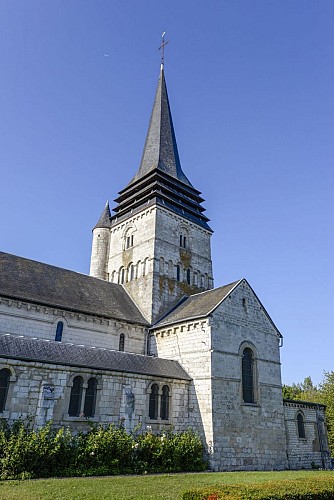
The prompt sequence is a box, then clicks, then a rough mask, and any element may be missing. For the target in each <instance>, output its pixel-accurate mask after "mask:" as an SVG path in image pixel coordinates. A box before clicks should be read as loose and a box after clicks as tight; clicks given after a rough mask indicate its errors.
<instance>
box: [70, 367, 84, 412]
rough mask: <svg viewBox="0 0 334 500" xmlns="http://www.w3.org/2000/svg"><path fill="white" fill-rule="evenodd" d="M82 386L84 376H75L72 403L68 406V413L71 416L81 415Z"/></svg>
mask: <svg viewBox="0 0 334 500" xmlns="http://www.w3.org/2000/svg"><path fill="white" fill-rule="evenodd" d="M82 387H83V379H82V377H75V378H74V379H73V385H72V389H71V396H70V404H69V407H68V414H69V416H70V417H78V416H79V415H80V409H81V399H82Z"/></svg>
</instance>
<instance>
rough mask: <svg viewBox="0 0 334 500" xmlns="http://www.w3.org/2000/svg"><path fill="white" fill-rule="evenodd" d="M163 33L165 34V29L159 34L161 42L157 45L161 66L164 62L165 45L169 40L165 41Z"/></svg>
mask: <svg viewBox="0 0 334 500" xmlns="http://www.w3.org/2000/svg"><path fill="white" fill-rule="evenodd" d="M165 34H166V31H164V32H163V34H162V35H161V38H162V43H161V45H160V47H159V50H161V66H162V67H163V65H164V64H165V46H166V45H167V43H169V40H166V41H165Z"/></svg>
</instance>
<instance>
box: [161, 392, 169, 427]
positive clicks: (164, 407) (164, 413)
mask: <svg viewBox="0 0 334 500" xmlns="http://www.w3.org/2000/svg"><path fill="white" fill-rule="evenodd" d="M160 418H161V420H168V419H169V387H168V385H164V386H163V388H162V394H161V402H160Z"/></svg>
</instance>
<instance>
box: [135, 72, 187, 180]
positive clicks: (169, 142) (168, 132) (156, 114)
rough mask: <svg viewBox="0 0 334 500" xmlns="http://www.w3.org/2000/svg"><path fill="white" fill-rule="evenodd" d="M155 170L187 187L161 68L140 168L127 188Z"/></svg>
mask: <svg viewBox="0 0 334 500" xmlns="http://www.w3.org/2000/svg"><path fill="white" fill-rule="evenodd" d="M156 169H158V170H160V171H162V172H164V173H166V174H168V175H170V176H171V177H174V178H176V179H178V180H179V181H181V182H183V183H185V184H187V185H188V186H191V183H190V182H189V180H188V179H187V177H186V175H185V174H184V172H183V171H182V168H181V163H180V158H179V153H178V149H177V144H176V138H175V132H174V126H173V120H172V114H171V110H170V106H169V100H168V93H167V87H166V80H165V74H164V66H163V64H161V68H160V75H159V81H158V86H157V90H156V94H155V99H154V104H153V109H152V114H151V120H150V124H149V127H148V132H147V136H146V141H145V146H144V151H143V156H142V159H141V163H140V167H139V169H138V171H137V173H136V175H135V176H134V178H133V179H132V180H131V182H130V183H129V186H130V185H131V184H132V183H134V182H136V181H138V180H139V179H140V178H142V177H144V176H145V175H146V174H148V173H149V172H153V171H154V170H156Z"/></svg>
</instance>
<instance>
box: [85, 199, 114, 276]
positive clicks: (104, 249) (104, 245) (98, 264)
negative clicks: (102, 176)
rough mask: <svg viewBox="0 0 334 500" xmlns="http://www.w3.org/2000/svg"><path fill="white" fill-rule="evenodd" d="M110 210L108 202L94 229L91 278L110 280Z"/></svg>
mask: <svg viewBox="0 0 334 500" xmlns="http://www.w3.org/2000/svg"><path fill="white" fill-rule="evenodd" d="M110 217H111V214H110V208H109V202H108V201H107V203H106V206H105V207H104V209H103V212H102V214H101V217H100V218H99V220H98V223H97V224H96V226H95V227H94V229H93V243H92V254H91V261H90V271H89V274H90V276H93V277H94V278H100V279H101V280H107V281H108V280H109V278H108V257H109V247H110V227H111V221H110Z"/></svg>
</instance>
